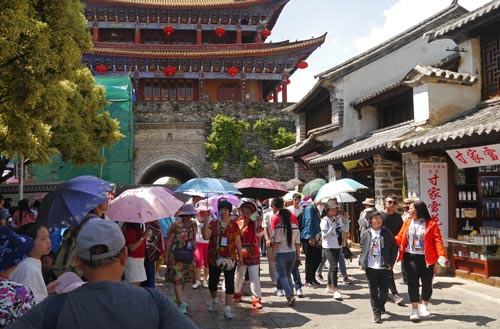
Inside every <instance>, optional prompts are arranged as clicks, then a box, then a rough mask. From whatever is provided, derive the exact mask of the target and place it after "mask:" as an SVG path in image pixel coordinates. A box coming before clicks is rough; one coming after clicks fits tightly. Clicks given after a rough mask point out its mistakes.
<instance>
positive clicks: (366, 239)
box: [359, 227, 398, 270]
mask: <svg viewBox="0 0 500 329" xmlns="http://www.w3.org/2000/svg"><path fill="white" fill-rule="evenodd" d="M371 241H372V231H371V230H370V229H368V230H366V231H365V232H364V233H363V236H362V237H361V241H360V247H361V255H360V256H359V265H360V266H361V268H362V269H363V270H366V268H367V267H368V257H372V255H371V253H370V244H371ZM380 252H381V266H382V267H388V266H391V267H392V266H394V263H395V262H396V257H397V255H398V246H397V245H396V240H394V236H393V235H392V233H391V231H389V230H388V229H386V228H385V227H382V228H381V231H380Z"/></svg>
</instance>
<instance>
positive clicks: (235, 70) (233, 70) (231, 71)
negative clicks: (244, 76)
mask: <svg viewBox="0 0 500 329" xmlns="http://www.w3.org/2000/svg"><path fill="white" fill-rule="evenodd" d="M238 72H239V71H238V68H236V67H234V66H231V67H230V68H228V69H227V73H229V75H231V76H232V77H233V78H234V76H235V75H236V74H238Z"/></svg>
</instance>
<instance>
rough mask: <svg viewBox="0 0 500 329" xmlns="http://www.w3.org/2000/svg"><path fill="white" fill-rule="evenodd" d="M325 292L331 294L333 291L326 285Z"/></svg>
mask: <svg viewBox="0 0 500 329" xmlns="http://www.w3.org/2000/svg"><path fill="white" fill-rule="evenodd" d="M325 293H327V294H329V295H331V294H333V293H334V292H333V290H332V289H331V288H328V287H326V289H325Z"/></svg>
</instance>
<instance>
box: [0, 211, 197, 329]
mask: <svg viewBox="0 0 500 329" xmlns="http://www.w3.org/2000/svg"><path fill="white" fill-rule="evenodd" d="M126 262H127V248H126V246H125V238H124V236H123V233H122V231H121V229H120V227H119V226H118V224H116V223H114V222H112V221H104V220H103V221H95V222H90V223H87V224H86V225H84V226H83V227H82V229H81V231H80V233H79V234H78V238H77V240H76V263H77V266H78V267H79V268H80V269H81V270H82V271H83V274H84V276H85V277H86V278H87V280H88V282H87V283H86V284H84V285H82V286H81V287H80V288H77V289H75V290H73V291H71V292H70V293H67V294H62V295H56V296H49V297H47V298H46V299H45V300H44V301H43V302H42V303H40V304H38V305H36V306H35V307H34V308H32V309H31V310H30V312H28V313H27V314H25V315H24V316H23V317H22V318H20V319H19V320H18V321H16V322H15V323H13V325H12V326H11V327H9V328H13V329H16V328H55V329H57V328H76V329H80V328H89V329H95V328H121V329H128V328H137V329H139V328H197V326H196V325H195V324H194V323H193V322H192V321H191V320H190V319H189V318H187V317H186V316H185V315H184V314H182V313H181V312H180V311H179V309H178V308H177V306H176V305H175V304H174V303H173V302H172V301H171V300H170V299H169V298H167V297H166V296H164V295H162V294H160V293H159V292H157V291H156V290H152V289H145V288H140V287H136V286H134V285H131V284H129V283H126V282H121V281H120V280H121V276H122V273H123V270H124V269H125V263H126Z"/></svg>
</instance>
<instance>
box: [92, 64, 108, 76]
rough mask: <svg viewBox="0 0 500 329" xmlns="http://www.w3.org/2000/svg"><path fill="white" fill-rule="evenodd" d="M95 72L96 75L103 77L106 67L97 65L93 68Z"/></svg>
mask: <svg viewBox="0 0 500 329" xmlns="http://www.w3.org/2000/svg"><path fill="white" fill-rule="evenodd" d="M95 70H96V72H97V73H99V74H100V75H103V74H104V73H106V71H107V70H108V68H107V67H106V65H104V64H99V65H97V66H96V67H95Z"/></svg>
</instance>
